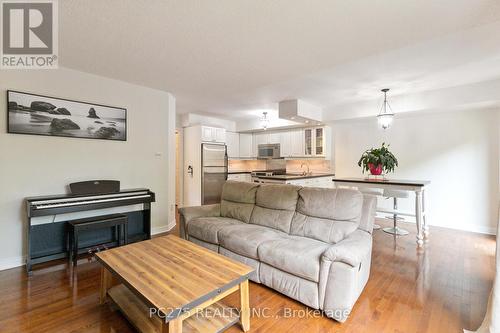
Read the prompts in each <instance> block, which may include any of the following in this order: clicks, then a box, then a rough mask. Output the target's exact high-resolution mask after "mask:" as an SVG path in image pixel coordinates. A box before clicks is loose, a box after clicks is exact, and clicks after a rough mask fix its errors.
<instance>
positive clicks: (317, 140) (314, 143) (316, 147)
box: [304, 127, 325, 156]
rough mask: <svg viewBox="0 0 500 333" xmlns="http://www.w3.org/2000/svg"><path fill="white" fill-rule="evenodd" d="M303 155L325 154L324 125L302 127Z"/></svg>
mask: <svg viewBox="0 0 500 333" xmlns="http://www.w3.org/2000/svg"><path fill="white" fill-rule="evenodd" d="M304 155H305V156H325V128H324V127H311V128H306V129H304Z"/></svg>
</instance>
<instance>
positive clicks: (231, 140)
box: [226, 132, 240, 158]
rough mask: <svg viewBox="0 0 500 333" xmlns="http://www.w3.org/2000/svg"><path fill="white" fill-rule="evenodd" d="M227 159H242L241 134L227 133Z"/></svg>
mask: <svg viewBox="0 0 500 333" xmlns="http://www.w3.org/2000/svg"><path fill="white" fill-rule="evenodd" d="M226 145H227V157H229V158H238V157H240V134H239V133H234V132H226Z"/></svg>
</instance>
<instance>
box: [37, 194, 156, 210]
mask: <svg viewBox="0 0 500 333" xmlns="http://www.w3.org/2000/svg"><path fill="white" fill-rule="evenodd" d="M150 197H151V195H149V194H145V195H135V196H132V197H125V196H124V197H118V198H109V199H95V200H85V199H83V200H81V201H75V200H72V201H65V202H60V201H59V202H55V203H38V204H37V203H33V204H34V206H35V209H44V208H57V207H69V206H78V205H90V204H95V203H101V202H110V201H119V200H121V201H123V200H132V199H140V198H150Z"/></svg>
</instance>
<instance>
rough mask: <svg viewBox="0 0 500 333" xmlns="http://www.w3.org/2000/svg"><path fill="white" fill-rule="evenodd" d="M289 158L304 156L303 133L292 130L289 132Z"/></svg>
mask: <svg viewBox="0 0 500 333" xmlns="http://www.w3.org/2000/svg"><path fill="white" fill-rule="evenodd" d="M289 152H290V157H301V156H304V131H303V130H302V129H294V130H291V131H290V147H289Z"/></svg>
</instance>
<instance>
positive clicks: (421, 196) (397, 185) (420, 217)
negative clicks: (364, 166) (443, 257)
mask: <svg viewBox="0 0 500 333" xmlns="http://www.w3.org/2000/svg"><path fill="white" fill-rule="evenodd" d="M333 182H334V186H335V187H341V186H344V187H357V188H377V189H391V190H401V191H409V192H415V219H416V222H417V244H418V246H422V245H423V244H424V238H427V237H428V235H429V226H428V225H427V219H426V214H425V212H426V210H425V207H426V204H425V191H426V189H427V186H428V185H429V184H430V183H431V182H430V181H428V180H399V179H380V178H377V179H372V178H341V177H335V178H333Z"/></svg>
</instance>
